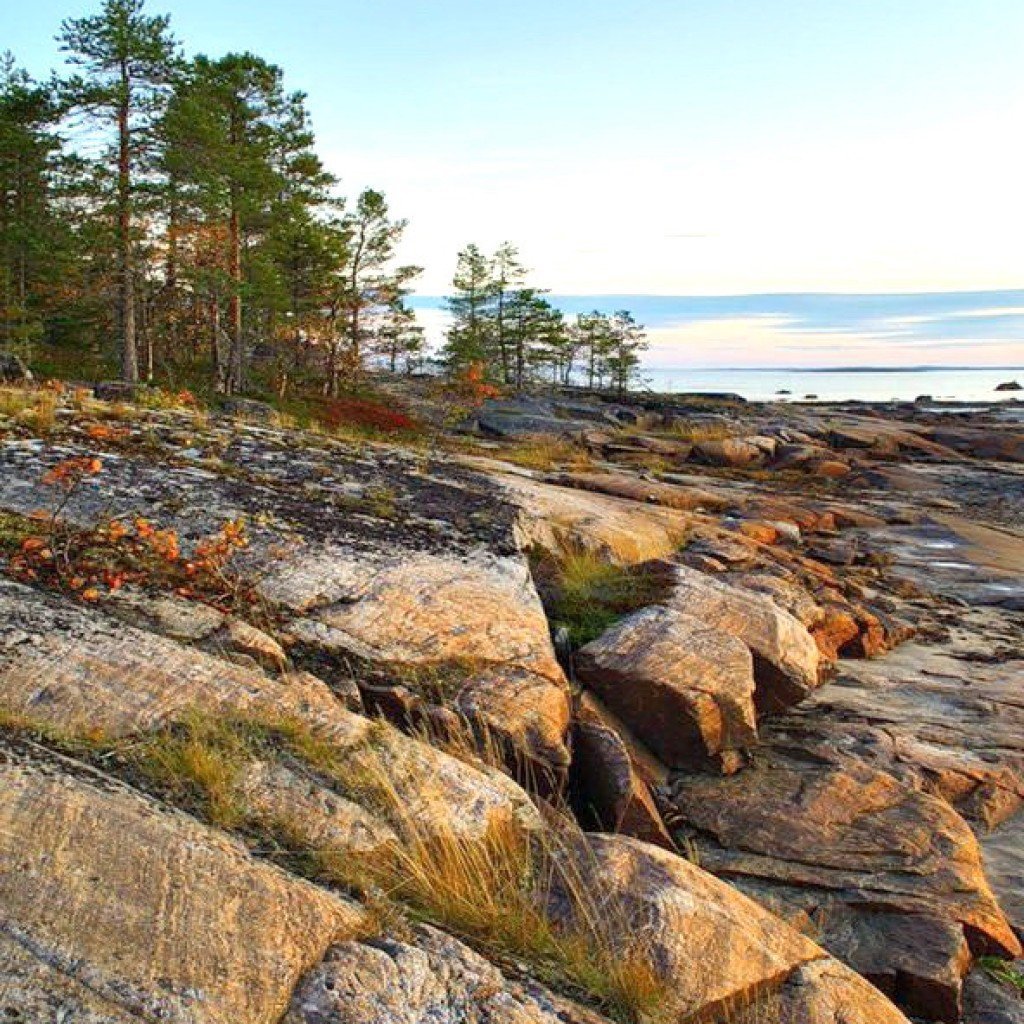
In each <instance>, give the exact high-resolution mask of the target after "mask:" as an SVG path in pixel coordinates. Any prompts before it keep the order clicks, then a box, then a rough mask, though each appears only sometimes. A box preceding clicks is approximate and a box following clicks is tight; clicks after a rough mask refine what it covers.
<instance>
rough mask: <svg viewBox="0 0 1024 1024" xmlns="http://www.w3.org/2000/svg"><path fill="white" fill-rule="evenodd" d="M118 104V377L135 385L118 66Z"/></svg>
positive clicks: (124, 123)
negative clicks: (119, 345) (119, 348)
mask: <svg viewBox="0 0 1024 1024" xmlns="http://www.w3.org/2000/svg"><path fill="white" fill-rule="evenodd" d="M121 88H122V93H121V100H120V103H119V104H118V108H117V137H118V152H117V236H118V248H119V250H120V264H121V265H120V268H119V269H120V274H119V278H120V279H119V281H118V293H119V294H118V300H119V301H118V305H119V310H118V312H119V314H120V319H121V377H122V379H123V380H125V381H126V382H127V383H129V384H137V383H138V382H139V358H138V354H137V352H136V350H135V274H134V267H133V265H132V220H131V149H130V145H131V138H130V131H129V126H128V114H129V102H130V92H129V89H130V85H129V81H128V71H127V68H126V67H125V66H124V65H123V64H122V66H121Z"/></svg>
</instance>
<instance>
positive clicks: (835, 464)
mask: <svg viewBox="0 0 1024 1024" xmlns="http://www.w3.org/2000/svg"><path fill="white" fill-rule="evenodd" d="M851 472H852V470H851V469H850V467H849V466H848V465H847V464H846V463H845V462H839V461H838V460H836V459H823V460H822V461H821V462H819V463H816V464H815V466H814V475H815V476H821V477H825V478H826V479H829V480H834V479H837V478H839V477H843V476H849V474H850V473H851Z"/></svg>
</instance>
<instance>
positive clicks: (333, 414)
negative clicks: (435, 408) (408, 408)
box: [322, 398, 416, 434]
mask: <svg viewBox="0 0 1024 1024" xmlns="http://www.w3.org/2000/svg"><path fill="white" fill-rule="evenodd" d="M322 419H323V422H324V423H325V424H326V425H327V426H328V427H340V426H356V427H369V428H371V429H372V430H381V431H384V432H385V433H388V434H392V433H396V432H398V431H402V430H415V429H416V422H415V420H413V418H412V417H411V416H409V415H408V414H407V413H404V412H402V411H401V410H400V409H392V408H391V407H390V406H387V405H382V404H380V403H379V402H374V401H372V400H370V399H368V398H335V399H332V400H331V401H329V402H325V403H324V409H323V416H322Z"/></svg>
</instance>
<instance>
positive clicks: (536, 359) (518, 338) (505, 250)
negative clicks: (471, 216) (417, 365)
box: [442, 242, 647, 392]
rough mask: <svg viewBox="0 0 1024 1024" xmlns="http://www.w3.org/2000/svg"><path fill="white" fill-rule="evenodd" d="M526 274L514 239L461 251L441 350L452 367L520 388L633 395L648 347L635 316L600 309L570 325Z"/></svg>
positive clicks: (582, 316)
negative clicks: (582, 387)
mask: <svg viewBox="0 0 1024 1024" xmlns="http://www.w3.org/2000/svg"><path fill="white" fill-rule="evenodd" d="M526 277H527V272H526V269H525V267H524V266H523V264H522V262H521V260H520V257H519V252H518V250H517V249H516V248H515V246H513V245H511V244H510V243H509V242H505V243H504V244H502V245H501V246H499V247H498V249H497V250H496V251H495V252H494V253H493V254H492V255H490V256H488V255H486V254H485V253H484V252H483V251H482V250H481V249H480V247H479V246H477V245H468V246H466V248H465V249H463V250H462V251H461V252H460V253H459V257H458V265H457V267H456V271H455V277H454V279H453V281H452V289H453V292H452V294H451V295H450V296H449V297H448V300H447V308H448V312H449V313H450V315H451V318H452V324H451V326H450V327H449V329H448V332H447V340H446V343H445V346H444V349H443V352H442V355H443V358H444V360H445V362H446V364H447V366H448V367H449V369H450V370H452V371H454V372H456V373H458V372H463V371H464V370H465V368H467V367H469V366H473V365H476V366H481V367H483V368H484V370H485V372H486V375H487V377H488V378H489V379H490V380H493V381H496V382H497V383H499V384H501V385H503V386H505V387H511V388H515V389H516V390H519V389H522V388H524V387H526V386H527V385H530V384H536V383H548V384H555V385H563V386H565V385H570V384H586V385H587V386H588V387H590V388H595V387H596V388H613V389H615V390H616V391H619V392H623V391H626V390H627V389H628V388H629V386H630V384H631V383H633V382H634V381H635V380H636V378H637V375H638V371H639V366H640V354H641V352H643V350H644V349H645V348H646V347H647V341H646V337H645V335H644V329H643V327H642V326H641V325H640V324H638V323H636V321H635V320H634V318H633V316H632V314H631V313H629V312H628V311H627V310H619V311H617V312H614V313H602V312H601V311H600V310H594V311H593V312H591V313H581V314H579V315H577V316H576V317H574V318H573V319H572V320H567V319H566V317H565V316H564V314H563V313H562V312H561V311H560V310H558V309H556V308H555V307H554V306H553V305H552V304H551V302H550V301H549V300H548V299H547V298H545V294H546V293H545V291H544V290H543V289H539V288H535V287H533V286H531V285H528V284H527V283H526Z"/></svg>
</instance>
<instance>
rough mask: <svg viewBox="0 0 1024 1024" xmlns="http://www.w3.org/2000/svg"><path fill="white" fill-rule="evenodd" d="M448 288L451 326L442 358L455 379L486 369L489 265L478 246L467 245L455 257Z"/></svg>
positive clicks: (488, 331)
mask: <svg viewBox="0 0 1024 1024" xmlns="http://www.w3.org/2000/svg"><path fill="white" fill-rule="evenodd" d="M452 287H453V288H454V294H452V295H450V296H449V297H448V300H447V306H448V312H449V313H451V316H452V325H451V327H450V328H449V329H448V335H447V339H446V342H445V346H444V352H443V357H444V360H445V364H446V365H447V367H448V371H449V373H451V374H452V375H453V376H458V375H459V374H461V373H464V372H465V371H466V370H467V368H468V367H470V366H473V365H477V366H479V367H487V365H488V358H489V356H490V349H491V345H490V325H489V323H488V310H487V304H488V301H489V299H490V295H491V291H492V287H491V265H490V261H489V260H488V259H487V257H486V256H484V254H483V253H482V252H481V251H480V248H479V246H476V245H467V246H466V248H465V249H463V250H462V251H461V252H460V253H459V258H458V264H457V265H456V268H455V276H454V278H453V279H452Z"/></svg>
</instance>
